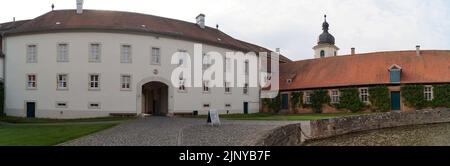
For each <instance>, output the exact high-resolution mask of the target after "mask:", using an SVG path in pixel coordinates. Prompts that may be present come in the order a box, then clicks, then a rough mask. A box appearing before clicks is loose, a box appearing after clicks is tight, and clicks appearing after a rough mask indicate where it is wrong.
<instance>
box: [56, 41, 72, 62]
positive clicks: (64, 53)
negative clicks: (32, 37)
mask: <svg viewBox="0 0 450 166" xmlns="http://www.w3.org/2000/svg"><path fill="white" fill-rule="evenodd" d="M57 52H58V55H57V58H56V61H57V62H69V45H68V44H65V43H62V44H58V51H57Z"/></svg>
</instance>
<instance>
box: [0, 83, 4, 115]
mask: <svg viewBox="0 0 450 166" xmlns="http://www.w3.org/2000/svg"><path fill="white" fill-rule="evenodd" d="M4 91H5V90H4V87H3V82H0V116H3V115H5V114H4V112H3V105H4V103H3V102H4V99H5V92H4Z"/></svg>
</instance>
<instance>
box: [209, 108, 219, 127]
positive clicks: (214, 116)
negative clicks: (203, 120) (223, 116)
mask: <svg viewBox="0 0 450 166" xmlns="http://www.w3.org/2000/svg"><path fill="white" fill-rule="evenodd" d="M208 115H209V116H208V120H211V121H208V122H210V123H211V125H212V126H214V125H215V124H217V125H220V119H219V112H218V111H217V110H213V109H212V110H209V113H208Z"/></svg>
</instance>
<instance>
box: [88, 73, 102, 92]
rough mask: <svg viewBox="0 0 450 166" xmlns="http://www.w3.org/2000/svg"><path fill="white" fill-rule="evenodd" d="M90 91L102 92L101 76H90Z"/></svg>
mask: <svg viewBox="0 0 450 166" xmlns="http://www.w3.org/2000/svg"><path fill="white" fill-rule="evenodd" d="M89 90H100V75H98V74H90V75H89Z"/></svg>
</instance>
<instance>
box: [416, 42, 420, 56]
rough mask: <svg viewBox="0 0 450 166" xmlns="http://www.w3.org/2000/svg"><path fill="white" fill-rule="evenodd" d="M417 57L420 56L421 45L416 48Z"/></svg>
mask: <svg viewBox="0 0 450 166" xmlns="http://www.w3.org/2000/svg"><path fill="white" fill-rule="evenodd" d="M416 55H417V56H420V45H417V46H416Z"/></svg>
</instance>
